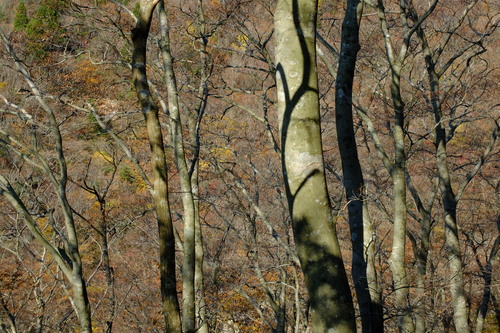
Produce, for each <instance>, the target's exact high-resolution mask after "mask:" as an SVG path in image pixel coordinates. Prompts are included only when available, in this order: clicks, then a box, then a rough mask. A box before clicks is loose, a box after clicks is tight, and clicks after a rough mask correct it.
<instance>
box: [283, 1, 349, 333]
mask: <svg viewBox="0 0 500 333" xmlns="http://www.w3.org/2000/svg"><path fill="white" fill-rule="evenodd" d="M316 12H317V1H314V0H279V1H278V4H277V8H276V12H275V31H276V63H277V67H276V68H277V87H278V112H279V116H280V119H281V121H282V123H281V145H282V147H281V148H282V167H283V175H284V180H285V188H286V192H287V199H288V206H289V210H290V214H291V217H292V223H293V229H294V236H295V242H296V245H297V250H298V254H299V258H300V262H301V266H302V269H303V271H304V276H305V281H306V285H307V289H308V292H309V298H310V306H311V315H312V324H313V332H315V333H319V332H354V331H355V330H356V325H355V320H354V310H353V306H352V297H351V293H350V288H349V284H348V281H347V276H346V273H345V269H344V264H343V262H342V257H341V252H340V248H339V244H338V239H337V235H336V230H335V222H334V220H333V216H332V214H331V205H330V200H329V196H328V192H327V187H326V179H325V172H324V166H323V151H322V142H321V129H320V115H319V100H318V80H317V73H316V49H315V42H316V41H315V32H316Z"/></svg>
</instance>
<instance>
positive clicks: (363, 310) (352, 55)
mask: <svg viewBox="0 0 500 333" xmlns="http://www.w3.org/2000/svg"><path fill="white" fill-rule="evenodd" d="M362 9H363V3H362V1H360V0H349V1H348V2H347V9H346V13H345V17H344V22H343V24H342V41H341V51H340V54H341V57H340V59H339V65H338V71H337V81H336V87H335V88H336V89H335V112H336V126H337V140H338V145H339V150H340V156H341V159H342V171H343V175H344V187H345V191H346V198H347V201H348V205H347V209H348V213H349V226H350V231H351V241H352V247H353V255H352V275H353V280H354V287H355V288H356V295H357V299H358V305H359V312H360V314H361V325H362V329H363V332H383V331H384V320H383V313H382V307H381V304H377V303H376V302H375V301H374V300H373V299H372V297H371V294H370V288H369V285H368V278H367V269H368V267H367V266H368V263H367V261H366V258H365V243H366V242H365V238H364V237H365V232H364V229H365V228H364V225H366V223H369V221H366V222H364V221H363V210H364V209H365V207H364V205H365V203H364V201H365V198H364V179H363V173H362V170H361V165H360V162H359V157H358V150H357V146H356V138H355V135H354V125H353V115H352V108H353V106H352V86H353V79H354V70H355V68H356V59H357V53H358V51H359V49H360V46H359V22H360V20H361V14H362ZM369 237H370V238H371V235H370V236H369ZM372 274H375V270H374V269H372ZM375 281H376V279H372V280H371V282H372V283H373V282H375Z"/></svg>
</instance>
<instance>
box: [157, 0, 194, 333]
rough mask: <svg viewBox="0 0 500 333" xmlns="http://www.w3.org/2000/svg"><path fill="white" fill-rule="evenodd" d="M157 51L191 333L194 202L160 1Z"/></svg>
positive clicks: (190, 332) (185, 317)
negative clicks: (179, 208)
mask: <svg viewBox="0 0 500 333" xmlns="http://www.w3.org/2000/svg"><path fill="white" fill-rule="evenodd" d="M159 9H160V11H159V12H160V25H161V33H162V35H161V42H160V47H161V54H162V58H163V65H164V75H165V82H166V85H167V91H168V110H169V113H170V120H171V122H170V128H171V131H172V139H173V146H174V156H175V163H176V166H177V170H178V172H179V180H180V183H181V192H182V205H183V212H184V215H183V217H184V247H183V250H184V251H183V253H184V261H183V264H182V328H183V332H184V333H194V331H195V329H196V320H195V317H196V313H195V304H196V302H195V261H196V258H195V232H196V231H195V228H196V221H195V215H196V212H195V204H194V198H193V193H192V185H191V175H190V174H189V169H188V166H187V162H186V155H185V153H184V145H183V142H184V140H183V135H182V121H181V116H180V110H179V100H178V91H177V83H176V79H175V73H174V68H173V59H172V55H171V53H170V39H169V35H168V34H169V27H168V21H167V15H166V12H165V8H164V1H163V0H162V1H160V6H159Z"/></svg>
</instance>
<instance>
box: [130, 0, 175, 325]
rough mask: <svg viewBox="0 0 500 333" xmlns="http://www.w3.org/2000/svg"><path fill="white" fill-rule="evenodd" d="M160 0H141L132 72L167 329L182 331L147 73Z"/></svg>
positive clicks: (161, 151) (161, 161) (164, 181)
mask: <svg viewBox="0 0 500 333" xmlns="http://www.w3.org/2000/svg"><path fill="white" fill-rule="evenodd" d="M157 2H158V1H144V0H143V1H141V7H140V15H139V17H138V22H137V25H136V27H135V28H134V29H133V30H132V41H133V46H134V52H133V56H132V73H133V78H134V85H135V90H136V93H137V97H138V99H139V103H140V105H141V108H142V112H143V114H144V118H145V120H146V128H147V133H148V139H149V144H150V148H151V161H152V170H153V177H152V183H153V202H154V205H155V210H156V215H157V220H158V231H159V237H160V283H161V286H160V289H161V296H162V304H163V315H164V318H165V325H166V331H167V332H176V333H180V332H181V322H180V310H179V302H178V299H177V290H176V280H175V241H174V232H173V226H172V218H171V214H170V206H169V202H168V183H167V180H168V178H167V170H168V169H167V163H166V159H165V151H164V145H163V134H162V131H161V126H160V121H159V118H158V107H157V105H156V103H155V102H154V100H153V98H152V96H151V91H150V89H149V85H148V82H147V75H146V44H147V39H148V35H149V28H150V25H151V17H152V14H153V10H154V8H155V6H156V4H157Z"/></svg>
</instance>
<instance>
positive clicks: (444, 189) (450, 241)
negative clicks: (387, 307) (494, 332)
mask: <svg viewBox="0 0 500 333" xmlns="http://www.w3.org/2000/svg"><path fill="white" fill-rule="evenodd" d="M473 3H475V1H473V2H472V3H471V4H473ZM412 9H413V8H412ZM464 13H466V12H464ZM413 15H416V11H415V10H414V9H413ZM417 17H418V16H417ZM417 36H418V38H419V40H420V42H421V44H422V50H423V54H424V59H425V66H426V69H427V76H428V80H429V87H430V97H431V106H432V111H433V113H434V122H435V126H434V145H435V158H436V166H437V169H438V178H439V190H440V192H441V198H442V204H443V208H444V227H445V250H446V255H447V257H448V267H449V279H450V291H451V299H452V306H453V321H454V324H455V329H456V331H457V332H458V333H466V332H469V322H468V306H467V299H466V295H465V289H464V281H463V261H462V256H461V250H460V241H459V238H458V224H457V205H458V200H457V196H456V195H455V193H454V191H453V188H452V184H451V177H450V170H449V167H448V161H447V157H448V154H447V149H446V144H447V142H446V130H445V127H444V125H443V112H442V109H441V102H440V88H439V79H440V75H439V74H438V72H437V69H436V61H437V59H438V58H439V55H440V54H441V53H440V52H441V51H438V53H436V54H433V53H432V51H431V49H430V47H429V43H428V41H427V37H426V35H425V33H424V30H423V29H422V28H421V27H420V28H419V29H418V30H417Z"/></svg>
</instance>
